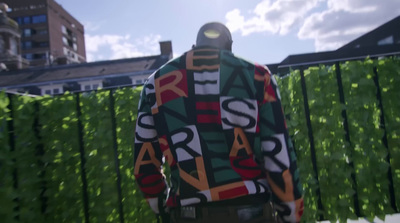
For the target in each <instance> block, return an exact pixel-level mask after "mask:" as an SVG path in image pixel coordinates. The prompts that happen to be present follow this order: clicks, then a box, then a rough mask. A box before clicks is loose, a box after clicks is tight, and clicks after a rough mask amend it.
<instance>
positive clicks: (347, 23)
mask: <svg viewBox="0 0 400 223" xmlns="http://www.w3.org/2000/svg"><path fill="white" fill-rule="evenodd" d="M399 14H400V1H398V0H387V1H385V4H383V3H382V2H381V1H376V0H328V1H327V9H326V10H324V11H322V12H318V13H314V14H312V15H310V16H309V17H307V18H306V20H305V21H304V24H303V26H302V27H301V28H300V30H299V32H298V37H299V38H300V39H313V40H314V45H315V49H316V50H317V51H325V50H335V49H337V48H339V47H341V46H343V45H345V44H346V43H348V42H350V41H352V40H353V39H355V38H357V37H359V36H361V35H363V34H365V33H366V32H369V31H371V30H372V29H374V28H376V27H378V26H380V25H382V24H383V23H385V22H387V21H389V20H390V19H392V18H394V17H395V16H398V15H399Z"/></svg>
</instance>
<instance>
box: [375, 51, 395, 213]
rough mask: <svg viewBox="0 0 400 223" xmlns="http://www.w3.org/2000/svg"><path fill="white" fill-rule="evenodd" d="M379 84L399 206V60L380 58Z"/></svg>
mask: <svg viewBox="0 0 400 223" xmlns="http://www.w3.org/2000/svg"><path fill="white" fill-rule="evenodd" d="M377 70H378V74H379V84H380V89H381V95H382V105H383V108H384V119H385V127H386V131H387V140H388V146H389V153H390V154H389V155H390V158H391V159H390V164H391V167H392V177H393V186H394V188H395V189H396V188H397V191H396V205H397V207H400V196H399V194H400V192H399V189H398V188H400V112H399V111H400V100H397V98H398V97H399V95H400V88H399V86H400V60H399V59H398V58H393V59H391V60H380V61H379V62H378V65H377Z"/></svg>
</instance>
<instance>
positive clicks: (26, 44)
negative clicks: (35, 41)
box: [22, 41, 32, 49]
mask: <svg viewBox="0 0 400 223" xmlns="http://www.w3.org/2000/svg"><path fill="white" fill-rule="evenodd" d="M22 48H23V49H31V48H32V41H25V42H22Z"/></svg>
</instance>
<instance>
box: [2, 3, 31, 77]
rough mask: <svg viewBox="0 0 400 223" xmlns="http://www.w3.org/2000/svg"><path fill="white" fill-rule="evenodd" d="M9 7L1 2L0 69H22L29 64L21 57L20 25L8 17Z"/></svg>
mask: <svg viewBox="0 0 400 223" xmlns="http://www.w3.org/2000/svg"><path fill="white" fill-rule="evenodd" d="M7 9H8V7H7V5H6V4H4V3H1V4H0V71H3V70H6V71H7V70H15V69H22V68H25V67H27V66H28V64H29V63H28V61H26V60H25V59H23V58H22V57H21V45H20V44H21V42H20V40H21V34H20V32H19V27H18V24H17V23H16V22H15V21H14V20H12V19H10V18H9V17H8V15H7Z"/></svg>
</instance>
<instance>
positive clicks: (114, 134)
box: [110, 90, 124, 223]
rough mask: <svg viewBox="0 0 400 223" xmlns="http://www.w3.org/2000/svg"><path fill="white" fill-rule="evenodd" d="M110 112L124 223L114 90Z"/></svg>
mask: <svg viewBox="0 0 400 223" xmlns="http://www.w3.org/2000/svg"><path fill="white" fill-rule="evenodd" d="M110 112H111V128H112V136H113V147H114V160H115V172H116V173H117V189H118V202H119V220H120V222H121V223H124V211H123V210H124V209H123V205H122V191H121V173H120V169H119V158H118V142H117V121H116V119H115V99H114V91H113V90H110Z"/></svg>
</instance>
